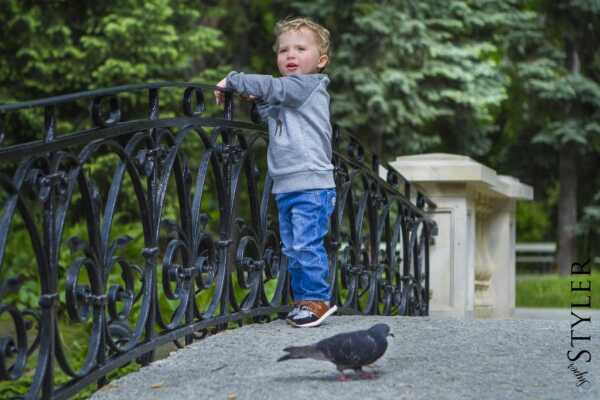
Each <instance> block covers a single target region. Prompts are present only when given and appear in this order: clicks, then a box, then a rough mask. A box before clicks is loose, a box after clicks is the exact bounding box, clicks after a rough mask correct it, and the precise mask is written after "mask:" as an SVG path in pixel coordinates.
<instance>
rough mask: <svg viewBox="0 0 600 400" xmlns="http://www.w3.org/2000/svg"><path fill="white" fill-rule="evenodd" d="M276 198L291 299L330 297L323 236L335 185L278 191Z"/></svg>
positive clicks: (325, 231)
mask: <svg viewBox="0 0 600 400" xmlns="http://www.w3.org/2000/svg"><path fill="white" fill-rule="evenodd" d="M275 200H276V201H277V208H278V210H279V232H280V234H281V241H282V242H283V253H284V254H285V255H286V256H287V258H288V270H289V271H290V276H291V283H292V292H293V295H294V300H295V301H302V300H319V301H329V299H330V298H331V287H330V286H331V285H330V284H329V281H328V279H329V261H328V260H327V252H326V251H325V246H324V245H323V239H324V238H325V235H326V234H327V231H328V230H329V217H330V216H331V213H332V212H333V209H334V208H335V189H316V190H305V191H300V192H290V193H278V194H276V195H275Z"/></svg>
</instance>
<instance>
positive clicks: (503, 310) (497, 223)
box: [390, 153, 533, 317]
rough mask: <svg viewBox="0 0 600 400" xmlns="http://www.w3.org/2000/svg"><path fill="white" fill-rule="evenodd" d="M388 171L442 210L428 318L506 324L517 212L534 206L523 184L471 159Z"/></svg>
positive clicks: (422, 162)
mask: <svg viewBox="0 0 600 400" xmlns="http://www.w3.org/2000/svg"><path fill="white" fill-rule="evenodd" d="M390 166H391V167H393V168H394V169H396V170H397V171H398V172H399V173H400V174H402V175H403V176H404V177H406V178H407V179H408V180H409V181H410V182H411V183H413V184H416V185H419V186H421V187H422V188H423V190H424V191H425V192H426V193H427V194H428V196H429V197H430V198H431V199H432V200H433V201H434V202H435V203H436V204H437V206H438V207H437V209H436V210H435V211H434V212H433V215H432V217H433V218H434V219H435V220H436V222H437V223H438V227H439V234H438V236H437V237H436V238H435V243H434V244H433V245H432V246H431V248H430V251H431V254H430V264H431V279H430V287H431V290H432V298H431V314H432V315H449V316H459V317H471V316H475V317H509V316H511V315H512V313H513V311H514V307H515V242H516V238H515V236H516V235H515V222H514V218H515V204H516V200H518V199H527V200H531V199H533V190H532V188H531V187H530V186H528V185H524V184H522V183H521V182H519V180H517V179H515V178H512V177H508V176H502V175H497V174H496V172H495V171H494V170H492V169H491V168H488V167H486V166H484V165H482V164H480V163H478V162H476V161H474V160H472V159H470V158H469V157H465V156H458V155H452V154H440V153H437V154H422V155H415V156H404V157H398V158H397V159H396V160H395V161H394V162H392V163H390Z"/></svg>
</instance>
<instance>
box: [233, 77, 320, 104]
mask: <svg viewBox="0 0 600 400" xmlns="http://www.w3.org/2000/svg"><path fill="white" fill-rule="evenodd" d="M318 85H319V79H318V78H317V77H314V76H310V75H290V76H284V77H281V78H274V77H272V76H271V75H256V74H244V73H243V72H235V71H232V72H230V73H229V74H228V75H227V88H228V89H233V90H235V91H236V92H238V93H241V94H244V95H252V96H256V97H258V98H260V99H262V100H263V101H265V102H267V103H268V104H270V105H274V106H287V107H300V106H301V105H302V104H304V101H305V100H306V99H308V97H309V96H310V95H311V93H312V92H313V91H314V90H315V88H316V87H317V86H318Z"/></svg>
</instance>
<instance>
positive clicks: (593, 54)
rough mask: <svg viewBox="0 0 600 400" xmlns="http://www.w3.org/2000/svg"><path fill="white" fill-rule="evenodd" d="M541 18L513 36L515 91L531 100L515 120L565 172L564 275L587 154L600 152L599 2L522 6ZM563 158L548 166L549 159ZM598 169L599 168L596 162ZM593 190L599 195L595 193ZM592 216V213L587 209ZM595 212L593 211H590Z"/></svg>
mask: <svg viewBox="0 0 600 400" xmlns="http://www.w3.org/2000/svg"><path fill="white" fill-rule="evenodd" d="M521 5H522V7H523V8H532V7H533V11H535V12H536V13H537V15H535V16H534V17H533V18H531V19H529V21H527V23H524V24H522V25H521V26H520V27H515V29H514V30H513V31H512V32H510V33H509V34H508V35H507V37H506V41H507V45H508V47H507V48H508V52H509V57H510V59H511V60H513V62H514V64H513V65H514V68H515V69H514V78H515V79H514V82H515V85H514V88H513V94H514V95H515V97H516V96H517V95H518V96H519V97H521V98H522V99H524V101H522V105H521V107H520V109H519V112H520V115H519V116H518V117H517V118H514V120H513V122H514V123H515V124H516V126H517V127H518V128H517V129H522V130H523V131H524V132H525V133H526V134H527V135H528V136H529V137H530V138H531V140H532V143H531V145H529V146H526V149H525V151H527V152H528V153H529V154H532V152H531V149H532V146H536V145H541V146H542V147H540V146H538V149H540V148H544V149H546V152H545V153H544V154H543V157H545V158H546V170H547V171H548V170H550V171H553V172H554V173H551V175H553V176H555V177H556V176H557V175H558V181H559V187H560V194H559V197H558V204H557V214H558V215H557V230H558V254H557V264H558V266H559V268H560V272H561V274H563V275H564V274H568V273H570V266H571V264H572V263H573V262H575V261H577V245H576V244H577V242H576V225H577V221H578V210H579V209H581V205H582V204H586V203H587V202H588V201H589V200H590V195H589V192H590V191H589V189H587V188H586V190H585V191H586V192H588V194H585V195H584V196H585V198H584V200H583V201H578V198H577V196H578V187H577V186H578V176H579V175H587V171H585V166H586V163H584V162H582V160H583V159H585V157H586V156H590V155H591V156H592V157H593V156H594V154H593V152H594V148H595V149H596V152H597V150H598V148H599V146H598V143H599V140H598V136H599V133H600V85H599V84H598V82H599V78H600V58H599V56H598V43H599V39H600V29H599V26H600V25H599V24H600V2H598V1H587V0H570V1H560V2H557V1H539V2H531V1H529V2H521ZM554 160H557V161H558V168H556V166H555V165H552V164H551V165H550V166H548V161H554ZM594 164H595V168H597V163H593V164H592V165H594ZM591 193H593V191H592V192H591ZM588 210H590V212H591V210H592V209H591V208H588ZM590 215H591V214H590Z"/></svg>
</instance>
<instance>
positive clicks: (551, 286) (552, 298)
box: [516, 269, 600, 309]
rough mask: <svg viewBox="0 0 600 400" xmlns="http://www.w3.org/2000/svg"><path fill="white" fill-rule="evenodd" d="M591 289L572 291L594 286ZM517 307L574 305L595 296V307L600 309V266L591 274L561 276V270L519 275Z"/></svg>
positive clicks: (583, 302)
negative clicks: (556, 272) (573, 288)
mask: <svg viewBox="0 0 600 400" xmlns="http://www.w3.org/2000/svg"><path fill="white" fill-rule="evenodd" d="M588 281H591V290H590V291H579V292H577V291H574V292H572V291H571V282H573V287H575V288H578V287H579V284H580V282H581V287H582V288H587V287H589V286H590V284H589V283H588ZM516 284H517V287H516V290H517V307H553V308H556V307H566V308H568V307H571V304H577V303H578V304H586V303H587V301H588V299H587V296H591V297H592V299H591V300H592V301H591V302H592V308H599V309H600V270H598V269H594V270H593V271H592V274H591V275H572V276H560V275H559V274H544V275H541V274H535V275H533V274H532V275H517V282H516Z"/></svg>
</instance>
